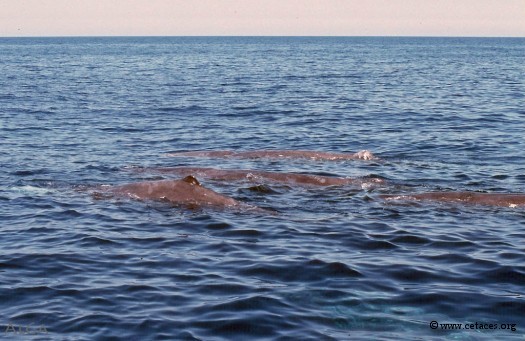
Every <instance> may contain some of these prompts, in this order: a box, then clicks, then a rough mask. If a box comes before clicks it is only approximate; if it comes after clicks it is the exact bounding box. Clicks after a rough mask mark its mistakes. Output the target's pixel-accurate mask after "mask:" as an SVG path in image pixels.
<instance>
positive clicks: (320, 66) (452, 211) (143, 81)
mask: <svg viewBox="0 0 525 341" xmlns="http://www.w3.org/2000/svg"><path fill="white" fill-rule="evenodd" d="M214 149H216V150H221V149H231V150H257V149H309V150H323V151H337V152H346V151H348V152H355V151H358V150H361V149H369V150H371V151H373V152H374V153H376V155H378V156H379V157H381V158H382V159H383V161H382V162H377V161H340V162H316V161H311V160H267V159H259V160H255V159H252V160H239V159H206V158H202V159H198V158H169V157H166V156H165V154H166V153H168V152H174V151H188V150H214ZM181 165H184V166H189V165H191V166H203V167H218V168H232V169H235V168H243V169H245V168H248V169H258V170H269V171H279V172H303V173H308V174H323V175H334V176H343V177H380V178H383V179H385V180H386V181H387V182H388V185H386V186H383V187H376V188H360V187H344V186H343V187H332V188H311V187H310V188H305V187H298V186H294V185H290V186H286V185H282V184H281V185H276V184H267V185H268V186H269V187H270V188H271V191H268V192H257V191H253V190H252V189H251V187H252V186H253V184H250V183H246V182H242V181H238V182H229V183H225V182H221V181H210V180H206V179H201V182H202V183H203V185H205V186H206V187H208V188H212V189H214V190H215V191H217V192H220V193H223V194H225V195H229V196H232V197H234V198H236V199H238V200H241V201H245V202H248V203H250V204H253V205H257V206H260V207H265V208H270V209H275V210H277V211H278V212H279V213H278V214H276V215H275V216H271V215H270V216H266V215H261V214H253V213H249V212H232V211H221V210H212V209H199V210H194V211H191V210H185V209H181V208H174V207H170V206H168V205H166V204H164V203H156V202H138V201H131V200H117V199H110V200H95V199H94V198H93V197H92V196H90V195H89V194H87V193H85V192H82V191H79V190H78V189H79V188H84V187H86V186H92V185H93V186H94V185H102V184H104V185H117V184H123V183H128V182H134V181H144V180H150V179H160V177H159V176H158V175H153V174H149V173H148V172H136V171H133V170H134V169H135V168H136V167H154V166H181ZM166 178H168V177H167V176H166ZM433 190H443V191H458V190H469V191H486V192H521V193H525V39H476V38H470V39H455V38H42V39H30V38H26V39H15V38H1V39H0V333H1V334H0V339H13V340H18V339H26V340H30V339H31V340H48V339H50V340H120V339H122V340H150V339H151V340H153V339H156V340H259V339H260V340H359V339H369V340H390V339H398V340H402V339H405V340H441V339H455V340H503V339H505V340H524V337H525V336H524V335H525V211H524V210H523V209H512V208H492V207H483V206H460V205H450V204H447V205H445V204H437V203H416V204H411V205H408V204H400V203H392V202H385V201H382V200H381V199H379V195H380V194H385V193H386V194H394V193H410V192H421V191H433ZM432 321H437V322H438V323H439V324H442V323H461V324H463V325H465V324H468V323H476V322H478V323H480V324H485V325H486V324H488V323H491V324H495V325H496V327H498V329H497V330H488V329H486V328H485V329H479V328H478V329H473V330H472V329H468V330H467V329H465V328H464V327H463V328H462V329H461V330H449V331H445V330H442V327H441V326H440V327H438V329H432V328H431V327H430V323H431V322H432ZM502 324H503V325H502ZM512 324H513V325H514V326H513V327H512V326H511V325H512ZM503 327H505V329H503ZM512 329H514V330H512Z"/></svg>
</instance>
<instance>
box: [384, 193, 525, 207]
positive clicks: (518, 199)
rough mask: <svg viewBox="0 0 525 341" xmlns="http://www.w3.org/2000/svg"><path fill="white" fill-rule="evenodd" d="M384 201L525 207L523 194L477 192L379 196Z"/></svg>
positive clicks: (524, 195)
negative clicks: (421, 201) (422, 201)
mask: <svg viewBox="0 0 525 341" xmlns="http://www.w3.org/2000/svg"><path fill="white" fill-rule="evenodd" d="M380 197H381V198H382V199H385V200H405V201H406V200H418V201H419V200H428V201H437V202H448V203H461V204H475V205H476V204H477V205H486V206H500V207H511V208H515V207H525V194H512V193H478V192H426V193H417V194H405V195H381V196H380Z"/></svg>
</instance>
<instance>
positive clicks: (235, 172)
mask: <svg viewBox="0 0 525 341" xmlns="http://www.w3.org/2000/svg"><path fill="white" fill-rule="evenodd" d="M142 170H144V171H155V172H159V173H168V174H176V175H181V176H184V175H193V176H197V177H202V178H208V179H214V180H226V181H228V180H247V181H250V182H264V181H270V182H278V183H286V184H296V185H305V186H343V185H359V186H368V185H373V184H382V183H383V182H384V181H383V180H382V179H379V178H370V179H365V178H363V179H351V178H341V177H333V176H321V175H311V174H299V173H279V172H268V171H258V170H248V169H217V168H206V167H159V168H144V169H142Z"/></svg>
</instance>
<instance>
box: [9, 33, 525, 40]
mask: <svg viewBox="0 0 525 341" xmlns="http://www.w3.org/2000/svg"><path fill="white" fill-rule="evenodd" d="M2 38H518V39H519V38H525V36H514V35H508V36H488V35H479V36H478V35H224V34H219V35H203V34H196V35H27V36H26V35H20V36H0V39H2Z"/></svg>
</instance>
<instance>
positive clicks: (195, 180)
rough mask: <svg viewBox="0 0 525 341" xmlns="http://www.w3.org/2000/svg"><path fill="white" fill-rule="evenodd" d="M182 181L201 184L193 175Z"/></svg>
mask: <svg viewBox="0 0 525 341" xmlns="http://www.w3.org/2000/svg"><path fill="white" fill-rule="evenodd" d="M182 181H184V182H187V183H189V184H192V185H197V186H200V185H201V183H200V182H199V180H197V178H196V177H194V176H193V175H188V176H187V177H185V178H184V179H182Z"/></svg>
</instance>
